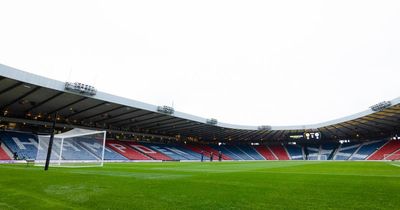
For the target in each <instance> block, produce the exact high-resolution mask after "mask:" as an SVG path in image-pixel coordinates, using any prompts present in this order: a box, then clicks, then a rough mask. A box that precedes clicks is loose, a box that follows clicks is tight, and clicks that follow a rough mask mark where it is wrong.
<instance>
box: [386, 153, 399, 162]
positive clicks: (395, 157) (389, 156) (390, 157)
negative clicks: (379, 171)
mask: <svg viewBox="0 0 400 210" xmlns="http://www.w3.org/2000/svg"><path fill="white" fill-rule="evenodd" d="M383 159H384V160H391V161H400V154H393V153H392V154H384V155H383Z"/></svg>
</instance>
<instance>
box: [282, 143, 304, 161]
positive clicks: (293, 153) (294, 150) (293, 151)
mask: <svg viewBox="0 0 400 210" xmlns="http://www.w3.org/2000/svg"><path fill="white" fill-rule="evenodd" d="M286 149H287V151H288V153H289V155H290V157H291V159H292V160H304V159H305V158H304V156H303V149H302V147H301V146H299V145H286Z"/></svg>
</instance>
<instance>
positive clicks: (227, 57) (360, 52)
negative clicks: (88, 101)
mask: <svg viewBox="0 0 400 210" xmlns="http://www.w3.org/2000/svg"><path fill="white" fill-rule="evenodd" d="M399 11H400V1H398V0H393V1H385V0H380V1H378V0H376V1H368V0H359V1H354V0H344V1H338V0H337V1H322V0H315V1H305V0H304V1H298V0H293V1H289V0H286V1H285V0H282V1H265V0H261V1H250V0H243V1H235V0H226V1H219V0H210V1H208V0H203V1H189V0H181V1H176V0H167V1H166V0H161V1H151V0H148V1H132V0H127V1H116V0H112V1H111V0H110V1H100V0H94V1H83V0H79V1H71V0H68V1H54V0H49V1H42V0H39V1H38V0H36V1H31V0H29V1H19V0H15V1H14V0H10V1H5V0H0V63H2V64H5V65H9V66H12V67H16V68H19V69H21V70H25V71H28V72H32V73H35V74H39V75H43V76H46V77H50V78H53V79H57V80H61V81H79V82H83V83H87V84H92V85H94V86H95V87H96V88H97V89H99V90H101V91H105V92H108V93H112V94H116V95H120V96H123V97H127V98H131V99H135V100H139V101H143V102H147V103H151V104H155V105H170V106H171V105H172V104H173V106H174V108H175V110H178V111H182V112H186V113H189V114H194V115H198V116H201V117H205V118H211V117H213V118H217V119H218V120H219V121H222V122H227V123H233V124H241V125H262V124H266V125H298V124H309V123H317V122H322V121H327V120H332V119H336V118H339V117H344V116H347V115H349V114H354V113H356V112H360V111H364V110H366V109H367V108H368V107H369V106H371V105H373V104H375V103H378V102H381V101H383V100H391V99H393V98H396V97H398V96H400V91H399V90H400V12H399Z"/></svg>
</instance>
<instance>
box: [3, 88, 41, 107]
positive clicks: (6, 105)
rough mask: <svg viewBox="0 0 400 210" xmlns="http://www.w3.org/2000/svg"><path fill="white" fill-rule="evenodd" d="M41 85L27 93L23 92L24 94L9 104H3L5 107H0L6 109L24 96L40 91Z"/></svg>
mask: <svg viewBox="0 0 400 210" xmlns="http://www.w3.org/2000/svg"><path fill="white" fill-rule="evenodd" d="M40 88H41V87H35V88H33V89H32V90H30V91H28V92H27V93H25V94H23V95H22V96H19V97H17V98H16V99H14V100H13V101H11V102H9V103H8V104H5V105H3V107H1V108H0V109H5V108H8V107H9V106H11V105H13V104H14V103H16V102H18V101H20V100H22V99H23V98H25V97H27V96H29V95H30V94H32V93H34V92H36V91H38V90H39V89H40Z"/></svg>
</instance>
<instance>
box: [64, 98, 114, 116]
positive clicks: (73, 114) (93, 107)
mask: <svg viewBox="0 0 400 210" xmlns="http://www.w3.org/2000/svg"><path fill="white" fill-rule="evenodd" d="M106 103H107V102H102V103H100V104H97V105H94V106H91V107H89V108H86V109H83V110H81V111H78V112H74V113H72V114H70V115H67V116H65V118H70V117H72V116H75V115H78V114H80V113H83V112H86V111H88V110H91V109H95V108H97V107H100V106H103V105H104V104H106Z"/></svg>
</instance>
